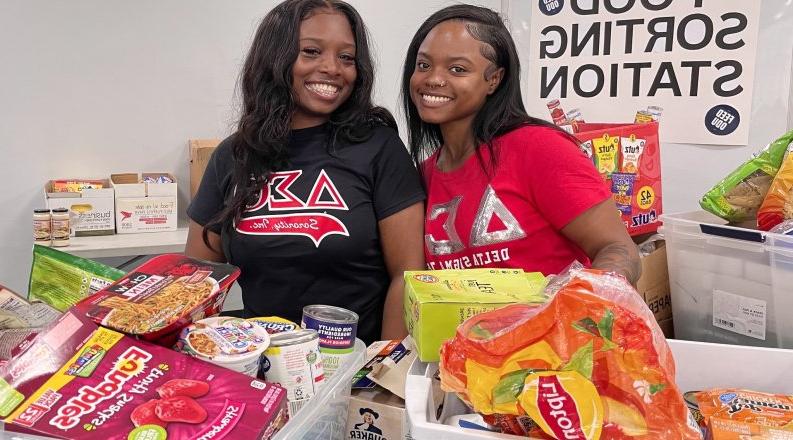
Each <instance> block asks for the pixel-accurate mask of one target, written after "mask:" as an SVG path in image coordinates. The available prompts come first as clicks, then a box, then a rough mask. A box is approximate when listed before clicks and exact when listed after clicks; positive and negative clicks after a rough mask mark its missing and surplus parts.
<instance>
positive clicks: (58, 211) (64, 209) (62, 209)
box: [52, 208, 69, 214]
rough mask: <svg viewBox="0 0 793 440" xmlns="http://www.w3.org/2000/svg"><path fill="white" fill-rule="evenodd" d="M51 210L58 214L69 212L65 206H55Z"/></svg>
mask: <svg viewBox="0 0 793 440" xmlns="http://www.w3.org/2000/svg"><path fill="white" fill-rule="evenodd" d="M52 212H57V213H58V214H62V213H64V212H69V210H68V209H66V208H55V209H53V210H52Z"/></svg>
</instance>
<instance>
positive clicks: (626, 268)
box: [562, 199, 642, 286]
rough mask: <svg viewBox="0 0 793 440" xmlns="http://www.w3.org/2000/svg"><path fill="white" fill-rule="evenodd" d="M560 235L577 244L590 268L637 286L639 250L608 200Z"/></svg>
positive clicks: (584, 214) (612, 202) (571, 223)
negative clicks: (621, 276) (616, 275)
mask: <svg viewBox="0 0 793 440" xmlns="http://www.w3.org/2000/svg"><path fill="white" fill-rule="evenodd" d="M562 234H564V235H565V236H566V237H567V238H569V239H570V240H571V241H572V242H573V243H575V244H577V245H578V246H579V247H580V248H581V249H583V250H584V252H585V253H586V254H587V255H588V256H589V258H590V259H591V260H592V267H593V268H595V269H602V270H607V271H612V272H616V273H618V274H621V275H623V276H625V278H627V279H628V281H629V282H630V283H631V284H633V285H634V286H635V285H636V282H637V281H639V277H640V276H641V272H642V265H641V261H640V260H639V249H638V248H637V247H636V244H634V243H633V240H631V237H630V236H629V235H628V231H627V230H626V229H625V225H624V224H623V223H622V219H621V218H620V216H619V214H618V211H617V207H616V206H615V205H614V201H613V200H612V199H608V200H606V201H604V202H602V203H600V204H598V205H595V206H594V207H592V208H590V209H589V210H587V211H585V212H584V213H583V214H581V215H579V216H578V217H576V218H575V219H573V221H572V222H570V223H569V224H568V225H567V226H565V227H564V228H562Z"/></svg>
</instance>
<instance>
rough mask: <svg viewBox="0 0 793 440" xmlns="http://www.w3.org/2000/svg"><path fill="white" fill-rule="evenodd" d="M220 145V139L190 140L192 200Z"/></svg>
mask: <svg viewBox="0 0 793 440" xmlns="http://www.w3.org/2000/svg"><path fill="white" fill-rule="evenodd" d="M218 144H220V139H190V141H189V142H188V148H189V149H190V199H191V200H192V199H193V196H195V193H196V192H197V191H198V185H200V184H201V178H202V177H204V171H205V170H206V167H207V163H208V162H209V158H210V157H212V153H213V152H214V151H215V148H217V146H218Z"/></svg>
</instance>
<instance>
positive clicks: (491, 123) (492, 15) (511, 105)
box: [402, 5, 572, 171]
mask: <svg viewBox="0 0 793 440" xmlns="http://www.w3.org/2000/svg"><path fill="white" fill-rule="evenodd" d="M449 20H457V21H461V22H463V23H465V24H466V29H467V30H468V32H469V33H470V34H471V36H472V37H473V38H474V39H476V40H479V41H481V42H482V43H484V44H486V45H487V46H489V47H486V48H483V50H482V52H481V53H482V55H483V56H484V57H485V58H486V59H487V60H489V61H490V62H492V63H493V64H494V65H495V67H496V68H503V69H504V73H503V77H502V79H501V83H500V84H499V86H498V88H496V90H495V91H494V92H493V93H492V94H491V95H490V96H488V97H487V100H486V101H485V103H484V105H483V107H482V108H481V109H480V110H479V113H477V115H476V116H475V117H474V120H473V134H474V140H475V141H476V145H477V146H479V145H486V146H487V148H488V149H489V152H490V157H491V158H492V160H491V161H490V165H491V166H493V167H494V166H495V164H496V156H495V151H494V149H493V139H494V138H495V137H497V136H499V135H501V134H504V133H507V132H509V131H512V130H514V129H515V128H518V127H520V126H522V125H538V126H543V127H550V128H553V129H556V130H559V131H561V132H563V133H565V135H567V132H565V131H564V130H562V129H560V128H558V127H556V126H555V125H553V124H551V123H550V122H547V121H544V120H542V119H539V118H534V117H532V116H529V115H528V113H526V108H525V107H524V106H523V98H522V96H521V92H520V61H519V59H518V51H517V49H516V48H515V42H514V41H513V40H512V36H511V35H510V34H509V31H508V30H507V28H506V26H504V22H503V21H502V20H501V17H499V15H498V13H496V12H495V11H493V10H491V9H488V8H483V7H479V6H473V5H454V6H449V7H446V8H443V9H441V10H440V11H438V12H436V13H434V14H432V15H431V16H430V17H429V18H428V19H427V20H426V21H425V22H424V23H422V25H421V27H419V29H418V31H416V35H414V36H413V40H411V42H410V46H409V47H408V53H407V56H406V57H405V67H404V70H403V72H402V109H403V111H404V113H405V117H406V118H407V123H408V131H409V138H410V153H411V155H412V156H413V160H414V161H415V162H416V165H417V166H418V168H419V171H422V167H421V161H423V160H424V159H425V158H427V157H429V156H430V155H432V154H433V153H435V152H436V151H437V150H438V148H440V147H441V145H443V135H442V133H441V129H440V127H439V126H438V125H437V124H429V123H426V122H424V121H422V120H421V117H420V116H419V112H418V109H417V108H416V105H415V104H414V103H413V101H412V100H411V98H410V78H411V76H413V71H414V70H415V68H416V57H417V55H418V51H419V46H421V43H422V42H424V39H425V38H426V37H427V34H429V33H430V31H431V30H432V29H433V28H434V27H435V26H437V25H439V24H440V23H442V22H444V21H449ZM489 71H491V69H489V70H488V72H489ZM493 71H494V70H493ZM486 74H487V72H486ZM485 79H488V78H485ZM567 136H568V138H571V140H572V137H571V136H569V135H567ZM476 153H477V156H478V158H479V160H480V163H481V164H482V167H483V168H485V170H486V171H488V167H487V166H486V164H485V163H484V162H483V158H482V154H481V151H480V149H479V148H478V147H477V149H476Z"/></svg>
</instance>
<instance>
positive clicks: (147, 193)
mask: <svg viewBox="0 0 793 440" xmlns="http://www.w3.org/2000/svg"><path fill="white" fill-rule="evenodd" d="M149 176H151V177H155V178H156V177H158V176H168V177H170V178H171V179H172V180H173V182H174V183H144V182H142V179H143V178H146V177H149ZM110 180H111V183H112V185H113V189H115V197H116V209H115V223H116V231H117V232H118V233H119V234H129V233H139V232H162V231H175V230H176V216H177V204H176V197H177V196H176V194H177V186H176V185H177V184H176V179H175V178H174V177H173V176H172V175H170V174H167V173H144V174H143V175H142V176H138V175H137V174H134V173H127V174H113V175H111V176H110Z"/></svg>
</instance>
